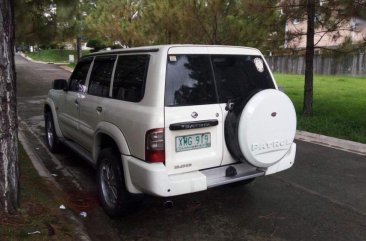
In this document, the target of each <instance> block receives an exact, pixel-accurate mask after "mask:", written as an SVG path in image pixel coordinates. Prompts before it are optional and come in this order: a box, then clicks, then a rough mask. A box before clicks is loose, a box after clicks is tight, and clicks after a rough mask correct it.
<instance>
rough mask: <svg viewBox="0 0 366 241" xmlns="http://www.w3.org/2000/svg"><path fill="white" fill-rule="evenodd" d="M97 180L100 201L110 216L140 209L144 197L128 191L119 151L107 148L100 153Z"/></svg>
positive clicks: (117, 215)
mask: <svg viewBox="0 0 366 241" xmlns="http://www.w3.org/2000/svg"><path fill="white" fill-rule="evenodd" d="M97 178H98V181H97V185H98V195H99V199H100V202H101V204H102V206H103V209H104V211H105V212H106V213H107V214H108V216H110V217H119V216H123V215H125V214H128V213H131V212H133V211H136V209H137V208H138V207H140V205H141V203H142V200H143V199H142V198H143V195H142V194H131V193H129V192H128V191H127V188H126V185H125V178H124V172H123V167H122V160H121V157H120V153H119V152H118V151H116V150H114V149H113V148H106V149H103V150H102V151H101V152H100V155H99V158H98V167H97Z"/></svg>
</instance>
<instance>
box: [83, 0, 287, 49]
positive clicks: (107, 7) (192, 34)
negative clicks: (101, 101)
mask: <svg viewBox="0 0 366 241" xmlns="http://www.w3.org/2000/svg"><path fill="white" fill-rule="evenodd" d="M275 4H276V2H275V1H270V0H263V1H258V2H253V1H250V0H241V1H238V0H212V1H208V0H204V1H202V0H185V1H172V0H149V1H148V0H123V1H121V0H106V1H105V0H103V1H102V0H97V1H96V2H95V5H94V7H93V8H91V9H90V11H89V12H88V16H87V17H86V19H85V26H87V27H88V29H87V30H86V33H87V35H88V36H90V37H91V38H95V37H97V38H98V39H100V40H103V41H108V42H109V44H112V43H115V42H117V43H120V44H122V45H125V46H138V45H152V44H172V43H196V44H225V45H247V46H255V47H258V48H262V49H263V50H267V49H270V48H273V47H274V48H278V47H279V46H280V45H281V44H282V43H283V38H281V37H279V36H283V34H282V33H281V31H283V29H284V28H283V27H278V26H279V25H278V24H276V23H277V20H280V18H279V11H278V9H277V8H276V7H275Z"/></svg>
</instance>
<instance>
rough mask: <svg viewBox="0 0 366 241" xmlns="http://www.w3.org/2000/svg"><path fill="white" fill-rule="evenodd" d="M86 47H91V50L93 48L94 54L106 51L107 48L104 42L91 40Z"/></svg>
mask: <svg viewBox="0 0 366 241" xmlns="http://www.w3.org/2000/svg"><path fill="white" fill-rule="evenodd" d="M86 46H87V47H89V48H93V51H92V52H97V51H99V50H101V49H104V48H106V47H107V46H106V45H105V44H104V43H102V41H100V40H97V39H91V40H89V41H88V42H87V43H86Z"/></svg>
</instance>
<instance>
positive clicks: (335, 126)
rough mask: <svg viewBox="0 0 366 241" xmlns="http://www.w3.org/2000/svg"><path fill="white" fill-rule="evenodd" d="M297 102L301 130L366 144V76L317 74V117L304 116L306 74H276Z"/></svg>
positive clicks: (314, 106)
mask: <svg viewBox="0 0 366 241" xmlns="http://www.w3.org/2000/svg"><path fill="white" fill-rule="evenodd" d="M275 79H276V81H277V84H278V85H279V86H282V87H284V89H285V93H286V94H287V95H288V96H289V97H290V98H291V100H292V101H293V102H294V105H295V108H296V112H297V115H298V129H299V130H305V131H309V132H313V133H318V134H323V135H328V136H333V137H338V138H342V139H348V140H352V141H357V142H362V143H366V78H365V77H349V76H317V75H316V76H314V98H313V101H314V102H313V113H314V114H313V116H312V117H302V116H301V111H302V105H303V96H304V93H303V92H304V76H303V75H289V74H275Z"/></svg>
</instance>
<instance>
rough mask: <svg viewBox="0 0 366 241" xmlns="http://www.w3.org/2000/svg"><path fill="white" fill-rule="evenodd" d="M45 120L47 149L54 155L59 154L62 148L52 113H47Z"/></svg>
mask: <svg viewBox="0 0 366 241" xmlns="http://www.w3.org/2000/svg"><path fill="white" fill-rule="evenodd" d="M44 119H45V135H46V144H47V147H48V149H49V150H50V151H51V152H52V153H55V152H58V151H59V150H60V147H61V142H60V141H59V139H58V137H57V135H56V130H55V124H54V122H53V117H52V113H51V112H46V114H45V118H44Z"/></svg>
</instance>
